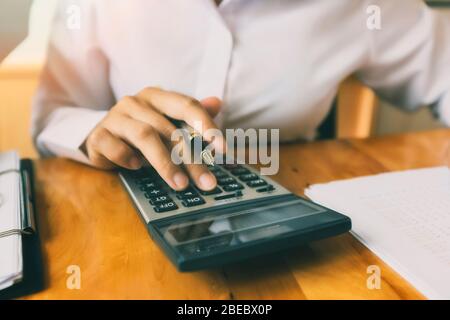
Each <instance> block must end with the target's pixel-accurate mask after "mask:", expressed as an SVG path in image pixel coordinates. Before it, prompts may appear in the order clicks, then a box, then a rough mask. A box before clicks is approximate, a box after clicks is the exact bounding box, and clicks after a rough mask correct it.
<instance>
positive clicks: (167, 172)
mask: <svg viewBox="0 0 450 320" xmlns="http://www.w3.org/2000/svg"><path fill="white" fill-rule="evenodd" d="M108 130H109V131H111V132H112V133H113V134H114V135H116V136H119V137H120V138H122V139H124V140H125V141H126V142H127V143H129V144H131V145H133V146H134V147H136V148H137V149H139V150H140V151H141V153H142V155H143V156H144V157H145V158H146V159H147V161H148V162H149V163H150V164H151V165H152V166H153V168H154V169H155V170H156V171H157V172H158V174H159V175H160V176H161V178H162V179H163V180H164V181H166V183H167V184H168V185H169V186H170V187H171V188H172V189H174V190H183V189H185V188H186V187H187V186H188V184H189V180H188V178H187V177H186V175H185V174H184V172H183V171H182V170H181V169H180V168H179V167H177V166H176V165H175V164H174V163H173V162H172V160H171V158H170V155H169V152H168V150H167V148H166V147H165V146H164V143H163V142H162V141H161V138H160V136H159V134H158V132H157V131H156V130H155V129H154V128H153V127H151V126H150V125H148V124H147V123H145V122H141V121H138V120H135V119H132V118H129V117H126V116H123V117H120V118H118V119H116V123H114V125H110V127H108Z"/></svg>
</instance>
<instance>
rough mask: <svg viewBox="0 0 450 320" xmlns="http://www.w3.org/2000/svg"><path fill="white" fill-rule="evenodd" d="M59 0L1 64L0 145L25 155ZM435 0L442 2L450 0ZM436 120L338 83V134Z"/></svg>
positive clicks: (35, 18) (39, 14)
mask: <svg viewBox="0 0 450 320" xmlns="http://www.w3.org/2000/svg"><path fill="white" fill-rule="evenodd" d="M57 1H58V0H39V1H35V3H34V5H33V8H32V13H31V23H30V34H29V37H28V38H27V39H26V40H25V42H23V43H22V44H21V45H20V46H19V47H18V48H17V49H16V50H15V51H14V52H13V53H12V54H11V55H10V56H9V57H8V58H7V59H6V60H5V61H4V63H3V64H2V66H1V67H0V151H5V150H9V149H18V150H19V151H20V152H21V155H22V156H23V157H35V156H36V153H35V151H34V149H33V147H32V143H31V139H30V138H29V114H30V102H31V97H32V95H33V92H34V90H35V88H36V85H37V81H38V77H39V72H40V69H41V67H42V64H43V62H44V59H45V53H46V46H47V41H48V35H49V30H50V24H51V20H52V16H53V13H54V10H55V6H56V4H57ZM433 2H435V3H436V4H438V5H445V3H447V4H448V3H449V2H450V1H433ZM441 10H446V11H448V14H449V19H450V9H441ZM339 109H340V110H339ZM440 126H441V125H440V124H439V123H438V122H437V121H436V120H434V119H433V117H432V115H431V113H430V112H429V110H428V109H427V108H423V109H422V110H421V111H420V112H418V113H414V114H407V113H404V112H401V111H399V110H398V109H396V108H395V107H394V106H392V105H389V104H386V103H384V102H382V101H378V99H376V97H375V96H374V95H373V93H372V92H371V91H370V90H369V89H367V88H364V87H363V86H362V85H361V84H359V83H358V82H357V81H356V80H354V79H349V80H347V81H346V82H344V83H343V85H342V88H341V91H340V96H339V106H338V112H337V136H338V137H357V138H363V137H367V136H377V135H385V134H391V133H399V132H408V131H416V130H427V129H432V128H437V127H440Z"/></svg>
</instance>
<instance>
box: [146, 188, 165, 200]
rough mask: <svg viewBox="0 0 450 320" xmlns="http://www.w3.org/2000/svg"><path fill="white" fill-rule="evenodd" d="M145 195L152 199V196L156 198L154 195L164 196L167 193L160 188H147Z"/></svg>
mask: <svg viewBox="0 0 450 320" xmlns="http://www.w3.org/2000/svg"><path fill="white" fill-rule="evenodd" d="M144 195H145V197H146V198H147V199H150V198H154V197H159V196H164V195H166V193H165V192H164V191H162V190H160V189H152V190H147V191H146V192H145V194H144Z"/></svg>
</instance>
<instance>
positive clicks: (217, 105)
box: [200, 97, 222, 118]
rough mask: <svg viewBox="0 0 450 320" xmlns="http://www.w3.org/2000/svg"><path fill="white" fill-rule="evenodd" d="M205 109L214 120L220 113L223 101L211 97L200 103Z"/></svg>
mask: <svg viewBox="0 0 450 320" xmlns="http://www.w3.org/2000/svg"><path fill="white" fill-rule="evenodd" d="M200 103H201V105H202V106H203V108H205V109H206V111H207V112H208V114H209V116H210V117H211V118H214V117H215V116H217V114H218V113H219V112H220V109H221V107H222V101H221V100H220V99H219V98H216V97H209V98H206V99H203V100H201V101H200Z"/></svg>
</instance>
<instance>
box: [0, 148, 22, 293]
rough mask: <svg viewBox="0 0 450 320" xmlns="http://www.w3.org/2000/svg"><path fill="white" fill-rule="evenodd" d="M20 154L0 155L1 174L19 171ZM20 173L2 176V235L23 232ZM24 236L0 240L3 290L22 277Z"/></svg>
mask: <svg viewBox="0 0 450 320" xmlns="http://www.w3.org/2000/svg"><path fill="white" fill-rule="evenodd" d="M19 168H20V161H19V156H18V155H17V153H14V152H9V153H3V154H0V173H1V172H6V171H8V170H19ZM20 210H21V208H20V174H19V173H18V172H14V171H13V172H7V173H4V174H0V232H3V231H7V230H13V229H20V228H21V222H20V217H21V214H20ZM22 269H23V266H22V237H21V236H20V235H10V236H7V237H1V238H0V290H2V289H4V288H7V287H9V286H11V285H13V284H14V283H15V282H16V281H18V280H20V279H21V278H22Z"/></svg>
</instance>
